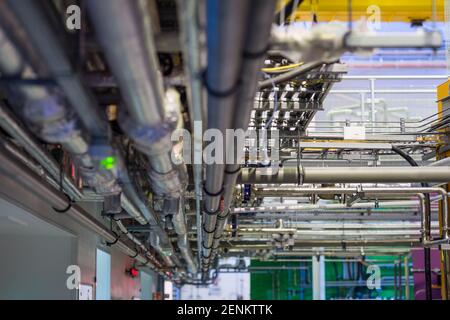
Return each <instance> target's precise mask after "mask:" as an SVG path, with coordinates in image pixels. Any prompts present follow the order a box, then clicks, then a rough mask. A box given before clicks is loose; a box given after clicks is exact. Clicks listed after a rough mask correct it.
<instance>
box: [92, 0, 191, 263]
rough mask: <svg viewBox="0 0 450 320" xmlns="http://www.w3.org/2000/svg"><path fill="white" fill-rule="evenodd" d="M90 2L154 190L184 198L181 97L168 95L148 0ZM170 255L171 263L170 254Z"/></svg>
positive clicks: (122, 118)
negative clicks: (178, 143) (178, 142)
mask: <svg viewBox="0 0 450 320" xmlns="http://www.w3.org/2000/svg"><path fill="white" fill-rule="evenodd" d="M86 4H87V7H88V10H89V14H90V16H91V18H92V22H93V24H94V27H95V30H96V33H97V35H98V40H99V42H100V44H101V46H102V47H103V50H104V53H105V55H106V58H107V61H108V64H109V67H110V68H111V71H112V73H113V74H114V77H115V78H116V80H117V83H118V85H119V87H120V91H121V94H122V97H123V99H124V107H125V108H126V112H123V111H122V113H121V114H119V122H120V124H121V126H122V128H123V129H124V131H125V132H126V133H127V134H128V135H129V136H130V137H131V138H132V139H133V141H134V142H135V146H136V148H137V149H139V150H140V151H141V152H142V153H144V154H145V155H146V156H147V158H148V162H149V168H148V176H149V178H150V180H151V182H152V189H153V191H154V192H155V193H156V194H158V195H160V196H163V197H164V198H166V199H169V200H170V199H179V198H180V197H182V196H183V193H184V190H185V188H186V184H187V172H186V166H185V165H184V163H183V162H182V159H181V157H180V156H179V154H177V152H179V149H178V148H177V149H175V150H174V146H173V143H172V141H171V134H172V132H173V130H175V129H176V128H177V127H179V126H180V120H181V116H180V112H181V102H180V97H179V94H178V92H177V91H176V90H174V89H169V90H167V91H166V93H165V94H164V88H163V84H162V77H161V75H160V73H159V67H158V60H157V57H156V50H155V45H154V42H153V33H152V29H151V21H150V14H149V12H150V9H149V8H148V2H147V1H143V0H137V1H127V0H111V1H108V4H107V5H105V2H104V1H101V0H92V1H89V2H87V3H86ZM111 17H117V19H111ZM174 159H176V162H177V163H176V164H174V163H173V161H172V160H174ZM152 244H153V245H154V246H156V247H157V248H160V249H161V250H163V251H164V252H165V250H164V247H166V248H168V247H171V245H170V242H169V239H168V238H167V237H164V238H162V237H161V235H159V236H158V237H154V238H153V239H152ZM168 254H170V255H172V254H173V250H171V252H170V253H168ZM165 260H166V261H167V262H168V257H165Z"/></svg>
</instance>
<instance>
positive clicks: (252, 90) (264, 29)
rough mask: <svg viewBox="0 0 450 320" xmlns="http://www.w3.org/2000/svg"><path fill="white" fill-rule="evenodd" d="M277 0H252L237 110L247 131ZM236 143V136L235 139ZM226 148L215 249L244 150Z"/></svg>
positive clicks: (240, 125) (237, 118) (241, 126)
mask: <svg viewBox="0 0 450 320" xmlns="http://www.w3.org/2000/svg"><path fill="white" fill-rule="evenodd" d="M275 6H276V1H274V0H269V1H258V0H252V1H251V8H252V13H253V17H252V18H251V19H249V20H248V31H247V36H246V38H245V46H244V61H243V67H242V73H241V86H240V89H239V91H238V95H237V102H236V110H235V113H234V121H233V123H234V127H235V129H243V130H247V127H248V124H249V123H250V116H251V111H252V109H253V100H254V97H255V94H256V91H257V82H258V77H259V75H260V68H261V67H262V65H263V63H264V57H265V55H266V49H267V47H268V45H269V39H270V31H271V28H272V24H271V23H270V22H271V21H272V19H273V15H274V12H275ZM233 144H234V139H233ZM227 150H234V159H233V160H234V164H231V165H227V166H226V170H225V182H224V194H223V199H224V200H223V202H224V205H223V208H224V210H223V211H222V212H220V213H219V215H218V219H217V223H216V228H215V232H214V243H213V250H216V249H217V248H218V247H219V244H220V239H221V238H222V232H223V228H224V226H225V224H226V222H227V218H228V214H229V210H230V206H231V202H232V198H233V194H234V190H235V185H236V179H237V177H238V174H239V169H240V160H241V157H240V154H241V150H238V149H237V148H235V147H234V145H233V146H230V147H228V149H227Z"/></svg>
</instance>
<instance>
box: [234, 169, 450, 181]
mask: <svg viewBox="0 0 450 320" xmlns="http://www.w3.org/2000/svg"><path fill="white" fill-rule="evenodd" d="M299 169H300V170H299ZM299 181H302V182H303V183H414V182H449V181H450V167H411V168H410V167H361V168H358V167H352V168H347V167H323V168H313V167H306V168H305V167H300V168H297V167H281V168H276V169H274V170H272V171H271V172H270V171H269V172H268V169H267V168H245V169H242V170H241V174H240V176H239V177H238V183H241V184H259V183H261V184H262V183H296V184H297V183H298V182H299Z"/></svg>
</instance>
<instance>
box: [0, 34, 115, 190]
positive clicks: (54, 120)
mask: <svg viewBox="0 0 450 320" xmlns="http://www.w3.org/2000/svg"><path fill="white" fill-rule="evenodd" d="M0 72H1V73H2V75H3V76H9V77H18V78H36V77H37V75H36V74H35V72H34V70H33V69H32V66H29V65H28V64H27V63H25V62H24V60H23V59H22V56H21V54H20V52H19V50H18V49H17V48H16V47H15V46H14V44H13V43H12V42H11V40H10V39H9V38H8V37H7V35H6V34H5V32H4V30H3V29H0ZM10 89H11V90H12V91H14V92H15V93H16V94H19V95H20V97H21V98H22V99H23V100H24V107H23V110H22V113H23V116H24V117H25V118H26V120H27V121H28V122H29V123H30V127H31V128H32V129H33V131H34V132H35V133H36V134H37V135H38V136H39V137H40V138H41V139H43V140H45V141H47V142H49V143H59V144H61V145H62V146H63V148H64V149H66V150H67V151H69V152H70V153H71V155H72V156H73V158H74V161H75V163H76V164H77V165H78V167H79V169H80V172H81V174H82V176H83V179H84V180H86V181H87V183H88V184H89V185H91V186H92V187H93V188H94V189H95V190H96V191H97V192H98V193H99V194H102V195H113V194H116V195H117V194H119V193H120V191H121V189H120V187H119V185H118V184H117V181H116V179H115V178H114V175H113V173H112V172H111V171H108V170H106V169H103V168H99V165H98V163H96V162H97V160H96V159H94V158H93V157H92V156H91V154H90V145H89V143H88V140H87V138H86V136H85V134H83V132H82V128H80V126H79V124H78V121H77V119H76V118H75V117H74V115H73V114H72V113H71V111H70V109H69V108H67V106H66V105H65V104H64V101H63V99H62V98H61V97H59V96H57V95H55V94H53V93H52V92H50V90H49V89H47V88H45V87H43V86H28V85H20V84H19V85H17V86H11V88H10ZM3 116H4V120H3V121H4V122H8V121H13V120H14V119H13V118H12V117H8V115H7V114H6V113H5V112H3ZM5 127H6V128H7V129H10V130H9V131H10V133H13V134H17V135H18V136H20V137H21V139H22V141H23V140H24V139H27V137H26V136H25V135H24V132H23V130H20V129H18V126H14V124H13V123H11V122H10V124H9V125H5ZM24 142H26V141H24ZM25 146H28V147H29V148H31V147H32V145H30V143H29V142H28V143H26V144H25ZM33 150H34V151H36V150H35V149H33ZM41 156H42V154H41ZM41 160H42V159H41ZM58 171H59V170H58ZM66 182H67V181H66Z"/></svg>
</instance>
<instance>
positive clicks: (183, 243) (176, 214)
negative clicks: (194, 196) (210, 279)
mask: <svg viewBox="0 0 450 320" xmlns="http://www.w3.org/2000/svg"><path fill="white" fill-rule="evenodd" d="M163 213H164V214H165V215H170V216H171V217H172V224H173V227H174V230H175V232H176V234H177V235H178V242H177V244H178V247H179V248H180V251H181V254H182V256H183V259H184V260H185V261H186V264H187V266H188V268H189V271H190V272H191V273H194V274H195V273H197V263H196V261H195V259H194V256H193V254H192V250H191V247H190V245H189V241H188V239H187V232H188V230H187V225H186V215H185V206H184V198H180V199H166V200H165V201H164V208H163Z"/></svg>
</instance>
